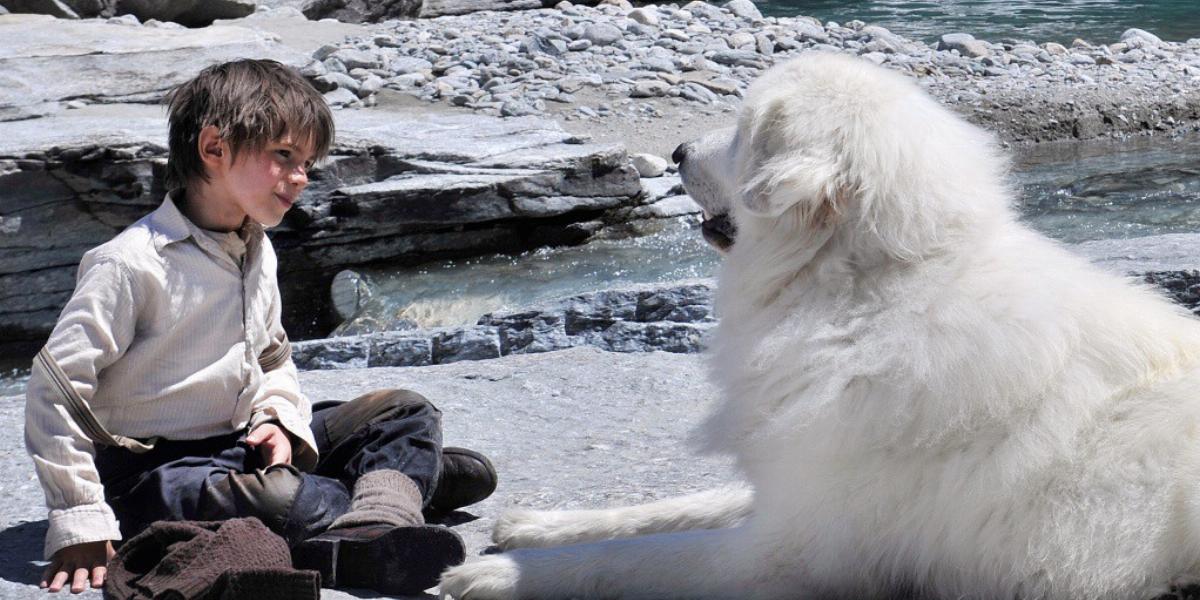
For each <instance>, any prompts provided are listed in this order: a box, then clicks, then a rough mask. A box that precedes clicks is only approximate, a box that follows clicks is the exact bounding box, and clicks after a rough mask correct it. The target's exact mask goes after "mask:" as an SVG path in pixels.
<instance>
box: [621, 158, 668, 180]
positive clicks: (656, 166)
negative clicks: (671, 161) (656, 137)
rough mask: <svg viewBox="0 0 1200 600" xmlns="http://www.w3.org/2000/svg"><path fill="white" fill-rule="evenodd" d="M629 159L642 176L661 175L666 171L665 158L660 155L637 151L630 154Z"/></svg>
mask: <svg viewBox="0 0 1200 600" xmlns="http://www.w3.org/2000/svg"><path fill="white" fill-rule="evenodd" d="M629 160H630V162H632V163H633V168H635V169H637V172H638V175H640V176H642V177H661V176H662V174H663V173H665V172H666V171H667V159H665V158H663V157H661V156H657V155H654V154H646V153H638V154H634V155H632V156H630V157H629Z"/></svg>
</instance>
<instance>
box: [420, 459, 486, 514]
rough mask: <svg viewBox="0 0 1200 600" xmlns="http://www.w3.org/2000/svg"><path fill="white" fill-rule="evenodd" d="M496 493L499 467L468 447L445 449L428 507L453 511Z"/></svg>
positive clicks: (438, 510) (442, 510) (439, 510)
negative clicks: (439, 474) (440, 469)
mask: <svg viewBox="0 0 1200 600" xmlns="http://www.w3.org/2000/svg"><path fill="white" fill-rule="evenodd" d="M494 491H496V468H495V467H493V466H492V461H490V460H488V459H487V457H486V456H484V455H482V454H480V453H478V452H475V451H474V450H467V449H466V448H454V447H447V448H442V474H441V476H440V477H439V478H438V483H437V487H436V488H434V490H433V498H432V499H430V501H429V508H431V509H433V510H435V511H437V512H444V513H446V512H451V511H454V510H456V509H459V508H462V507H464V506H468V505H471V504H475V503H476V502H479V501H480V500H483V499H484V498H487V497H488V496H491V495H492V492H494Z"/></svg>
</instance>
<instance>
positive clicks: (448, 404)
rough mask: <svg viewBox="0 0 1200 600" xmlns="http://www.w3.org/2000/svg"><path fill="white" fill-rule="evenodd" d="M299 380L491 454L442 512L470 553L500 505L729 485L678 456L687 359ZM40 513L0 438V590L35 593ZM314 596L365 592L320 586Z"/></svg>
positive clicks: (696, 412) (719, 471) (587, 355)
mask: <svg viewBox="0 0 1200 600" xmlns="http://www.w3.org/2000/svg"><path fill="white" fill-rule="evenodd" d="M301 383H302V385H303V386H304V389H305V390H306V391H307V393H308V394H309V395H310V396H311V397H312V398H314V399H325V398H329V399H348V398H352V397H354V396H356V395H358V394H361V393H365V392H367V391H370V390H372V389H378V388H386V387H404V388H410V389H413V390H416V391H418V392H420V393H422V394H424V395H426V396H427V397H428V398H430V400H432V401H433V402H434V403H435V404H436V405H437V406H438V407H439V408H441V409H442V411H443V412H444V413H445V417H444V430H445V439H446V443H447V444H449V445H457V446H466V447H470V448H475V449H478V450H480V451H483V452H484V453H486V454H487V455H488V456H490V457H491V459H492V460H493V461H494V463H495V465H496V468H497V470H498V471H499V474H500V486H499V489H498V490H497V491H496V493H495V495H493V496H492V498H490V499H488V500H486V501H484V502H482V503H480V504H478V505H475V506H473V507H470V509H469V513H463V512H460V513H457V514H456V515H454V516H453V517H454V521H463V522H462V523H461V524H457V525H455V526H454V528H455V530H456V531H458V532H459V533H461V534H462V535H463V537H464V539H465V540H466V542H467V546H468V552H469V553H471V554H476V553H479V552H481V551H483V550H484V549H485V548H487V547H488V545H489V537H488V535H489V532H490V528H491V525H492V523H493V522H494V520H495V518H496V517H497V516H498V515H499V514H500V512H501V511H502V510H504V509H505V508H506V507H526V508H556V507H562V508H568V507H569V508H583V507H599V506H607V505H618V504H631V503H637V502H644V501H648V500H654V499H659V498H663V497H668V496H673V495H678V494H682V493H688V492H693V491H699V490H702V489H706V488H710V487H715V486H719V485H725V484H727V483H731V482H735V481H736V478H735V476H734V474H733V471H732V469H731V467H730V464H729V463H728V461H726V460H725V459H722V458H719V457H702V458H697V457H694V456H692V453H691V452H690V451H689V446H688V444H687V439H688V435H689V432H690V431H691V429H692V428H693V426H695V425H696V424H697V423H698V422H699V420H700V419H701V417H702V415H703V414H704V412H705V408H706V406H707V404H708V403H709V402H710V401H711V400H712V398H713V393H714V392H713V389H712V387H711V386H710V385H709V384H708V383H707V382H706V380H705V375H704V368H703V365H702V361H701V359H700V358H699V356H698V355H694V354H693V355H681V354H667V353H663V352H656V353H648V354H618V353H612V352H603V351H600V350H598V349H594V348H576V349H571V350H564V351H559V352H554V353H549V354H536V355H524V356H510V357H505V358H501V359H497V360H489V361H472V362H460V363H455V364H453V365H438V366H431V367H409V368H376V369H350V370H338V371H310V372H306V373H302V374H301ZM22 405H23V400H22V399H21V398H20V397H8V398H0V429H3V430H4V431H10V432H12V431H20V428H21V411H22ZM44 519H45V509H44V508H43V502H42V492H41V489H40V487H39V486H38V484H37V481H36V480H35V478H34V474H33V468H32V465H31V464H30V462H29V459H28V457H27V456H26V455H25V452H24V449H23V447H22V442H21V436H20V435H6V436H0V548H3V549H4V552H5V554H4V558H3V559H2V560H0V598H5V599H13V600H15V599H27V600H32V599H35V598H45V597H46V596H45V593H44V592H41V591H39V590H38V589H37V588H36V587H35V586H36V582H37V576H38V574H39V566H40V564H41V563H40V559H41V544H42V537H43V536H44V534H45V527H46V523H45V520H44ZM99 596H100V594H98V593H94V592H89V593H87V594H86V595H84V596H81V597H82V598H99ZM323 597H324V598H327V599H339V600H340V599H349V598H362V597H372V594H370V593H368V592H365V591H359V590H350V591H329V590H326V591H325V593H324V594H323Z"/></svg>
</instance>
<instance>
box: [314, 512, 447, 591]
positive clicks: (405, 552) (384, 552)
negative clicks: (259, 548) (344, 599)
mask: <svg viewBox="0 0 1200 600" xmlns="http://www.w3.org/2000/svg"><path fill="white" fill-rule="evenodd" d="M465 558H466V551H465V550H464V548H463V542H462V538H460V537H459V536H458V534H457V533H455V532H453V531H451V530H449V529H447V528H445V527H436V526H429V525H415V526H411V527H394V526H391V525H360V526H358V527H343V528H338V529H330V530H329V531H326V532H325V533H323V534H321V535H318V536H316V537H313V538H309V539H307V540H305V541H303V542H301V543H300V545H298V546H296V547H295V548H293V549H292V564H293V566H294V567H295V568H297V569H308V570H313V571H318V572H320V573H321V585H322V586H323V587H352V588H364V589H369V590H375V591H376V592H379V593H381V594H384V595H388V596H413V595H417V594H420V593H421V592H423V591H425V590H427V589H429V588H431V587H433V586H435V585H437V583H438V578H439V577H441V574H442V571H445V570H446V569H447V568H449V567H452V566H454V565H458V564H462V562H463V560H464V559H465Z"/></svg>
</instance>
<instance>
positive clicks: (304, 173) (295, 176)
mask: <svg viewBox="0 0 1200 600" xmlns="http://www.w3.org/2000/svg"><path fill="white" fill-rule="evenodd" d="M290 179H291V180H292V185H298V186H300V187H304V186H306V185H308V169H305V168H304V167H296V168H295V169H292V174H291V177H290Z"/></svg>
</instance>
